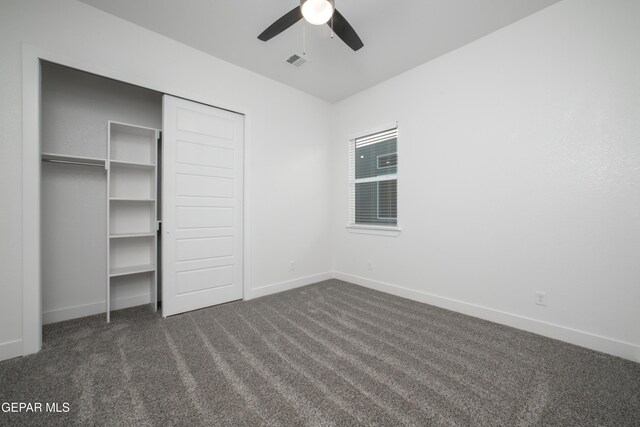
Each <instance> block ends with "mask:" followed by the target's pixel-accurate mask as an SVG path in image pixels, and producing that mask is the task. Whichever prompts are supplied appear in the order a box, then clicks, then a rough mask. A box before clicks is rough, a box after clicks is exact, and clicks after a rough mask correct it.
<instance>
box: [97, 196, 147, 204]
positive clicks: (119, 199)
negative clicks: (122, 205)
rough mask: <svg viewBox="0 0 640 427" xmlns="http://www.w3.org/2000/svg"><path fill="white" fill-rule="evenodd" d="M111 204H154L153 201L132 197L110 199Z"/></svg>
mask: <svg viewBox="0 0 640 427" xmlns="http://www.w3.org/2000/svg"><path fill="white" fill-rule="evenodd" d="M109 200H110V201H112V202H141V203H155V201H156V200H155V199H137V198H132V197H110V198H109Z"/></svg>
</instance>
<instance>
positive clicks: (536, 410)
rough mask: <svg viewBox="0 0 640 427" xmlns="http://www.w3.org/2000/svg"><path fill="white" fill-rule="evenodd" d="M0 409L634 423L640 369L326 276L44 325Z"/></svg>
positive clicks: (178, 421) (82, 417)
mask: <svg viewBox="0 0 640 427" xmlns="http://www.w3.org/2000/svg"><path fill="white" fill-rule="evenodd" d="M0 401H2V402H20V401H22V402H32V403H33V402H43V412H42V413H22V414H10V413H0V424H2V425H21V424H33V425H35V424H39V425H42V424H46V425H82V426H88V425H104V424H108V425H171V424H173V425H250V426H256V425H348V426H352V425H388V426H396V425H403V424H405V425H463V426H471V425H507V426H515V425H562V426H567V425H580V426H584V425H608V426H623V425H636V426H637V425H640V364H637V363H633V362H630V361H626V360H623V359H620V358H616V357H612V356H608V355H605V354H601V353H597V352H593V351H590V350H586V349H583V348H580V347H576V346H572V345H569V344H566V343H562V342H559V341H555V340H551V339H547V338H543V337H540V336H537V335H533V334H530V333H527V332H523V331H519V330H516V329H512V328H509V327H506V326H501V325H497V324H494V323H490V322H486V321H482V320H478V319H475V318H472V317H468V316H464V315H461V314H457V313H453V312H449V311H446V310H443V309H439V308H436V307H432V306H429V305H424V304H420V303H416V302H413V301H409V300H405V299H402V298H397V297H394V296H390V295H387V294H383V293H380V292H376V291H372V290H369V289H366V288H362V287H359V286H355V285H352V284H348V283H344V282H341V281H338V280H329V281H326V282H322V283H318V284H315V285H311V286H306V287H303V288H299V289H295V290H292V291H287V292H284V293H280V294H276V295H271V296H268V297H264V298H260V299H257V300H253V301H249V302H237V303H231V304H226V305H222V306H218V307H213V308H208V309H204V310H199V311H196V312H191V313H187V314H184V315H180V316H175V317H172V318H168V319H164V320H163V319H161V318H160V317H159V315H158V314H154V313H151V312H150V311H149V310H148V308H146V307H145V308H144V309H143V308H135V309H129V310H122V311H119V312H116V313H114V316H113V322H112V323H111V324H106V323H105V322H104V316H94V317H89V318H85V319H78V320H73V321H68V322H63V323H59V324H54V325H49V326H47V327H45V330H44V347H43V349H42V351H41V352H40V353H39V354H36V355H33V356H29V357H24V358H18V359H13V360H9V361H5V362H2V363H0ZM44 402H49V403H51V402H58V403H60V405H61V406H60V408H61V409H62V408H63V407H62V403H63V402H67V403H68V404H69V412H67V413H64V412H62V413H51V412H49V413H47V412H44V410H45V407H44Z"/></svg>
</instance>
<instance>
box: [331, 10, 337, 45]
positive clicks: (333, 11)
mask: <svg viewBox="0 0 640 427" xmlns="http://www.w3.org/2000/svg"><path fill="white" fill-rule="evenodd" d="M335 13H336V11H335V10H334V11H333V14H332V15H331V38H333V15H335Z"/></svg>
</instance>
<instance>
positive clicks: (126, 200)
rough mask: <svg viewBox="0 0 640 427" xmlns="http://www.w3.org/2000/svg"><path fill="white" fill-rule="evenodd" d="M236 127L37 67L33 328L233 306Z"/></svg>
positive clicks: (218, 117)
mask: <svg viewBox="0 0 640 427" xmlns="http://www.w3.org/2000/svg"><path fill="white" fill-rule="evenodd" d="M243 123H244V119H243V116H242V115H239V114H237V113H232V112H229V111H225V110H220V109H217V108H214V107H211V106H207V105H203V104H199V103H195V102H192V101H188V100H184V99H179V98H175V97H171V96H168V95H165V94H162V93H159V92H156V91H152V90H149V89H145V88H141V87H137V86H133V85H129V84H126V83H123V82H118V81H114V80H111V79H107V78H104V77H100V76H96V75H92V74H89V73H85V72H82V71H78V70H74V69H71V68H67V67H64V66H61V65H57V64H52V63H47V62H42V63H41V138H40V139H41V160H42V162H41V191H40V193H41V212H40V218H41V219H40V221H41V253H42V261H41V272H42V274H41V276H42V279H41V289H42V314H43V317H42V319H43V323H45V324H46V323H53V322H58V321H62V320H68V319H73V318H78V317H84V316H88V315H93V314H99V313H104V314H105V317H106V320H107V321H109V320H110V317H111V316H112V314H113V312H114V311H117V310H119V309H123V308H128V307H133V306H137V305H142V304H149V305H150V307H151V309H158V303H159V301H160V300H162V303H161V304H162V307H161V308H162V314H163V316H168V315H173V314H177V313H180V312H184V311H188V310H193V309H196V308H201V307H206V306H209V305H215V304H219V303H223V302H228V301H232V300H235V299H241V298H242V283H243V275H242V271H243V260H242V253H243V252H242V251H243V240H242V239H243V234H242V221H243V211H242V209H243V208H242V206H243V205H242V202H243V184H242V183H243V181H242V176H243V141H244V134H243ZM163 126H164V129H163ZM167 137H168V138H167ZM163 153H167V156H166V158H164V159H163V157H164V154H163ZM163 215H164V216H166V218H162V216H163Z"/></svg>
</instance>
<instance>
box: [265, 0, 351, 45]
mask: <svg viewBox="0 0 640 427" xmlns="http://www.w3.org/2000/svg"><path fill="white" fill-rule="evenodd" d="M302 18H304V19H305V20H306V21H307V22H309V23H310V24H313V25H322V24H325V23H326V24H327V25H329V26H330V27H331V28H332V29H333V32H334V33H336V34H337V35H338V37H340V38H341V39H342V41H343V42H345V43H346V44H347V46H349V47H350V48H351V49H353V50H354V51H356V50H358V49H360V48H361V47H362V46H364V43H362V40H360V37H358V34H356V32H355V30H354V29H353V27H352V26H351V24H349V22H347V20H346V19H345V18H344V16H342V14H341V13H340V12H338V11H337V10H336V8H335V0H300V6H296V7H295V8H294V9H292V10H290V11H289V12H287V13H285V14H284V15H283V16H282V17H281V18H280V19H278V20H277V21H276V22H274V23H273V24H271V25H270V26H269V27H268V28H267V29H266V30H264V31H263V32H262V33H260V35H259V36H258V39H260V40H262V41H263V42H266V41H267V40H270V39H271V38H273V37H275V36H277V35H278V34H280V33H281V32H283V31H284V30H286V29H287V28H289V27H290V26H292V25H293V24H295V23H296V22H298V21H299V20H301V19H302Z"/></svg>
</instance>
